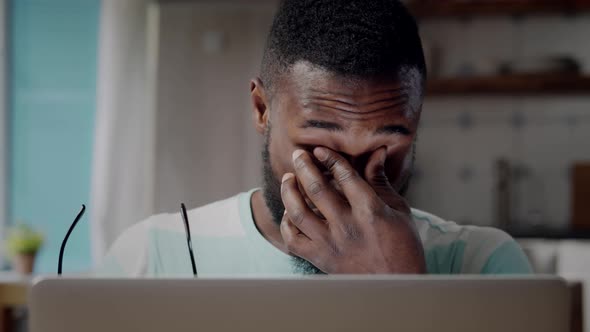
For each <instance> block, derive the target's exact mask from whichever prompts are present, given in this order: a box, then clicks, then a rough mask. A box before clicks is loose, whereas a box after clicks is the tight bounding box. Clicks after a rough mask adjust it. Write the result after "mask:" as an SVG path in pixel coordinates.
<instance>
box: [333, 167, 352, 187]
mask: <svg viewBox="0 0 590 332" xmlns="http://www.w3.org/2000/svg"><path fill="white" fill-rule="evenodd" d="M334 177H335V179H336V181H337V182H338V184H339V185H342V184H346V183H348V182H350V181H352V180H354V179H355V177H356V172H355V171H353V170H350V169H342V170H339V171H338V172H336V174H335V176H334Z"/></svg>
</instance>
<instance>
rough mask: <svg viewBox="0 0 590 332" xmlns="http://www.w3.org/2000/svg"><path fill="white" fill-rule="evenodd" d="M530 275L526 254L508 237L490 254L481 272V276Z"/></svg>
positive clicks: (531, 270)
mask: <svg viewBox="0 0 590 332" xmlns="http://www.w3.org/2000/svg"><path fill="white" fill-rule="evenodd" d="M506 236H507V237H509V236H508V235H506ZM531 273H533V269H532V267H531V264H530V263H529V260H528V258H527V256H526V254H525V253H524V251H523V250H522V248H521V247H520V245H519V244H518V243H517V242H516V241H515V240H514V239H512V238H510V237H509V238H508V239H507V240H505V241H503V242H502V243H501V244H500V245H499V246H498V247H497V248H496V249H495V250H494V251H493V252H492V254H491V255H490V256H489V257H488V258H487V261H486V263H485V265H484V266H483V268H482V270H481V274H531Z"/></svg>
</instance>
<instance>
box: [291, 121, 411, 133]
mask: <svg viewBox="0 0 590 332" xmlns="http://www.w3.org/2000/svg"><path fill="white" fill-rule="evenodd" d="M300 128H303V129H308V128H314V129H325V130H328V131H333V132H342V131H344V128H343V127H342V126H341V125H339V124H337V123H334V122H329V121H321V120H306V121H305V123H303V125H301V126H300ZM400 131H403V132H407V129H406V128H405V127H404V126H401V125H388V126H383V127H381V128H379V129H377V130H376V131H375V133H376V134H388V135H393V134H398V133H400Z"/></svg>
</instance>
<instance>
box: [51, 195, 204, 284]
mask: <svg viewBox="0 0 590 332" xmlns="http://www.w3.org/2000/svg"><path fill="white" fill-rule="evenodd" d="M85 212H86V205H82V209H81V210H80V212H78V215H77V216H76V219H74V222H73V223H72V225H71V226H70V228H69V229H68V232H67V233H66V236H65V237H64V239H63V241H62V242H61V248H60V249H59V259H58V263H57V275H58V276H61V273H62V265H63V258H64V251H65V249H66V244H67V243H68V239H69V238H70V234H72V231H73V230H74V228H76V225H77V224H78V222H79V221H80V219H82V217H83V216H84V213H85ZM180 214H181V215H182V221H183V223H184V231H185V232H186V243H187V246H188V253H189V256H190V259H191V266H192V268H193V276H194V277H195V278H196V277H198V274H197V265H196V264H195V255H194V253H193V242H192V240H191V229H190V226H189V222H188V214H187V213H186V207H185V205H184V203H182V204H180Z"/></svg>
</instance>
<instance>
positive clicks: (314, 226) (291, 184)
mask: <svg viewBox="0 0 590 332" xmlns="http://www.w3.org/2000/svg"><path fill="white" fill-rule="evenodd" d="M281 198H282V200H283V205H285V211H286V213H287V215H288V216H289V219H290V220H291V221H292V222H293V224H294V225H295V226H296V227H297V228H298V229H299V230H300V231H301V232H303V233H304V234H305V235H307V237H309V238H310V239H312V240H323V239H325V238H326V234H327V232H328V228H327V226H326V225H325V223H324V221H323V220H322V219H320V217H318V216H317V215H316V214H315V213H314V212H313V211H312V210H311V209H310V208H309V206H308V205H307V203H305V199H304V198H303V195H302V194H301V192H300V191H299V188H298V186H297V178H296V177H295V175H294V174H292V173H286V174H285V175H284V176H283V181H282V185H281Z"/></svg>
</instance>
